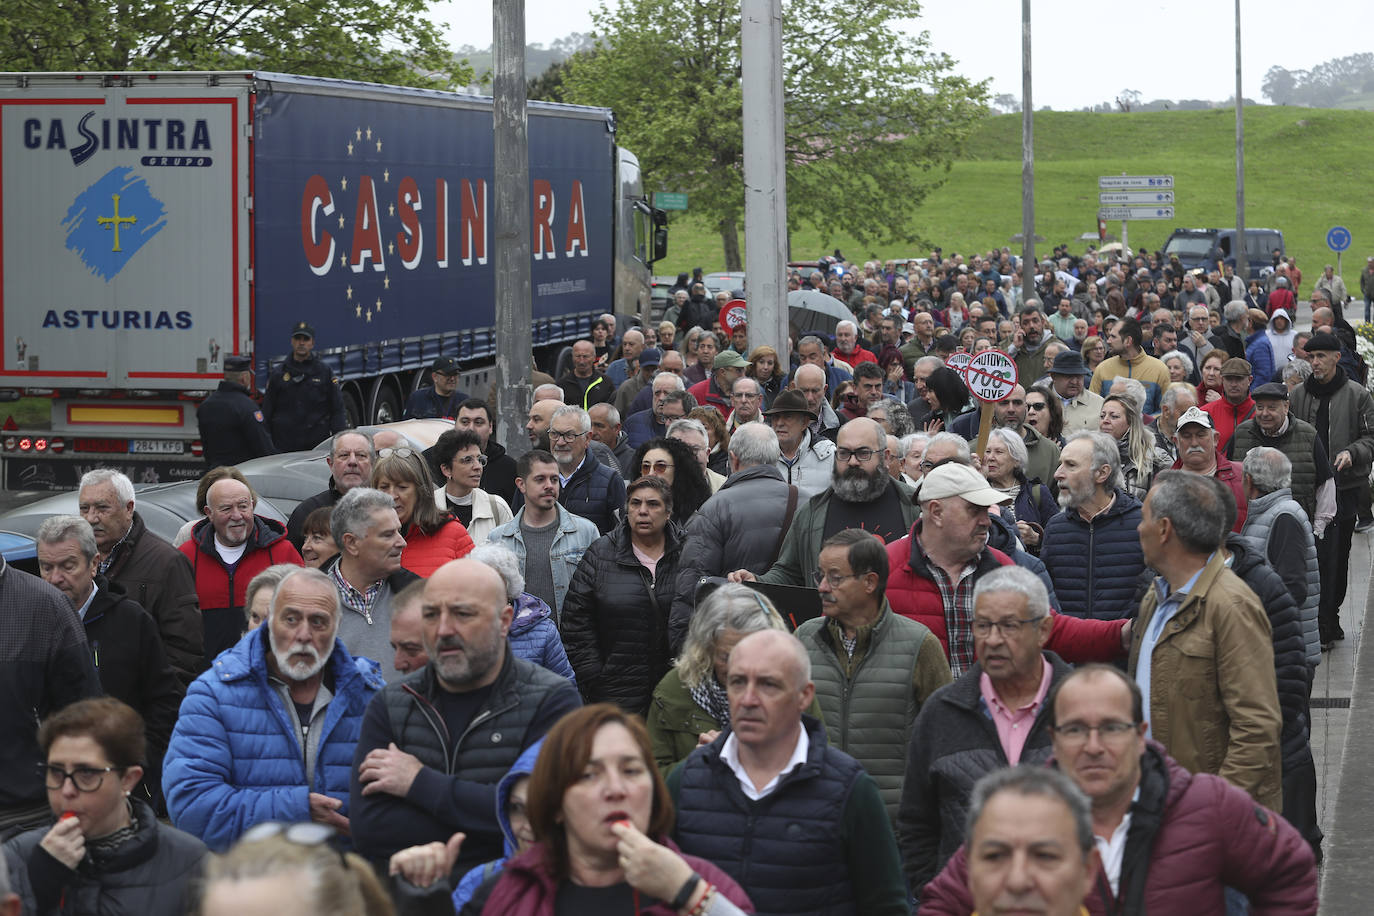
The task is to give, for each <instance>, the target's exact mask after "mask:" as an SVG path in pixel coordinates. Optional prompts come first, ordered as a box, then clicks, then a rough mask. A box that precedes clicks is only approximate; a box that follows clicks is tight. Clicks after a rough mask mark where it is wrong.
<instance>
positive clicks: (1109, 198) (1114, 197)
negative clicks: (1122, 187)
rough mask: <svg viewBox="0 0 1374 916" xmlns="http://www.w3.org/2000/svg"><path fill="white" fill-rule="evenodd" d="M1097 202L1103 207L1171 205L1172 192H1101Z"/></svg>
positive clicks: (1172, 200)
mask: <svg viewBox="0 0 1374 916" xmlns="http://www.w3.org/2000/svg"><path fill="white" fill-rule="evenodd" d="M1097 202H1098V203H1099V204H1101V205H1102V206H1104V207H1107V206H1112V205H1120V204H1154V205H1156V206H1158V205H1159V204H1171V203H1173V202H1174V192H1173V191H1101V192H1099V193H1098V195H1097Z"/></svg>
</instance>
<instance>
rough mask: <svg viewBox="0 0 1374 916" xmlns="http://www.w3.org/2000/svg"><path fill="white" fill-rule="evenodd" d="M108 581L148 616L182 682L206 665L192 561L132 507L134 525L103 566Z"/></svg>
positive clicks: (202, 625)
mask: <svg viewBox="0 0 1374 916" xmlns="http://www.w3.org/2000/svg"><path fill="white" fill-rule="evenodd" d="M105 576H106V578H108V579H109V580H110V581H111V582H116V583H118V584H119V585H121V586H123V588H124V593H125V594H126V595H128V596H129V597H130V598H132V599H133V600H135V601H137V602H138V605H139V607H141V608H143V610H145V611H147V612H148V613H149V614H152V615H153V619H154V620H156V621H157V632H158V635H159V636H161V637H162V647H163V648H164V649H166V650H167V660H168V661H170V662H171V663H172V667H173V668H174V669H176V673H177V677H178V678H179V679H180V680H181V683H182V684H183V685H186V684H190V683H191V681H193V680H195V678H196V675H198V674H200V672H202V671H204V670H205V629H204V624H203V623H202V621H201V615H200V606H199V599H198V598H197V597H196V579H195V575H194V574H193V573H192V572H191V564H190V563H189V562H188V561H187V560H186V558H185V557H184V556H182V554H181V553H180V552H179V551H178V550H177V549H176V548H175V547H173V546H172V545H171V544H169V543H167V542H166V541H164V540H163V539H162V538H160V537H158V536H157V535H155V534H153V533H152V532H151V531H149V530H148V527H147V526H146V525H145V524H144V523H143V517H142V516H140V515H139V514H138V512H137V511H135V512H134V520H133V524H132V525H131V526H130V528H129V533H128V534H127V535H125V537H124V541H123V543H122V544H121V545H120V546H119V547H117V548H116V549H115V552H114V560H113V561H112V562H111V563H110V566H109V568H108V569H106V570H105Z"/></svg>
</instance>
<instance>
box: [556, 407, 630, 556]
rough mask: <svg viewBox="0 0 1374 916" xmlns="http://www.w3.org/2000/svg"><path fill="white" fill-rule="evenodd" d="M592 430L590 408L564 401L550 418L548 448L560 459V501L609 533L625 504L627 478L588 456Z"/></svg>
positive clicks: (602, 531)
mask: <svg viewBox="0 0 1374 916" xmlns="http://www.w3.org/2000/svg"><path fill="white" fill-rule="evenodd" d="M591 431H592V420H591V417H589V416H588V415H587V411H585V410H583V409H582V408H581V407H574V406H572V405H571V404H564V405H563V406H562V407H560V408H558V409H557V410H555V411H554V413H553V419H552V420H550V421H549V450H550V451H551V452H553V457H554V460H555V461H557V462H558V478H559V482H560V484H561V487H560V488H559V492H558V502H559V503H560V504H561V505H562V506H563V507H564V508H565V509H567V510H568V511H569V512H571V513H573V514H574V515H580V516H582V517H583V518H585V519H587V520H588V521H589V522H591V523H592V524H594V525H596V527H597V530H599V531H600V532H601V533H602V534H606V533H608V532H609V531H610V530H611V529H612V528H614V527H615V524H616V520H617V519H618V518H619V517H620V511H621V508H622V507H623V506H624V505H625V481H624V480H623V479H621V477H620V474H619V473H618V472H617V471H615V470H612V469H611V468H609V467H607V466H606V465H604V464H602V463H601V462H599V461H597V460H596V459H595V458H591V459H589V458H588V455H587V448H588V446H589V444H590V443H589V441H588V440H589V438H590V436H591Z"/></svg>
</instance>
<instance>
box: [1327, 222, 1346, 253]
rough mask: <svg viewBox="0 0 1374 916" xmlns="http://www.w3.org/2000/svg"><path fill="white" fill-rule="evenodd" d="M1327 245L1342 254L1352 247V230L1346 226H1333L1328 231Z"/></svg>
mask: <svg viewBox="0 0 1374 916" xmlns="http://www.w3.org/2000/svg"><path fill="white" fill-rule="evenodd" d="M1326 247H1327V248H1330V249H1331V250H1332V251H1334V252H1336V253H1337V254H1340V253H1341V252H1342V251H1345V250H1346V249H1347V248H1349V247H1350V230H1349V229H1347V228H1345V227H1344V226H1332V227H1331V229H1330V231H1328V232H1327V233H1326Z"/></svg>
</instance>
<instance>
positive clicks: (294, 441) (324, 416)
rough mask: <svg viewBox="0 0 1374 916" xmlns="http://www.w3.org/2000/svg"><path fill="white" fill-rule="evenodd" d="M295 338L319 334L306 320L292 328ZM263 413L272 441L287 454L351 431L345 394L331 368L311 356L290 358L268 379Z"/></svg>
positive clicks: (263, 401)
mask: <svg viewBox="0 0 1374 916" xmlns="http://www.w3.org/2000/svg"><path fill="white" fill-rule="evenodd" d="M291 333H292V336H293V337H294V336H296V335H297V334H309V335H310V337H311V338H312V339H313V338H314V336H315V331H314V329H313V328H311V327H310V325H308V324H306V323H305V322H304V321H302V322H299V323H297V324H296V326H295V327H294V328H292V331H291ZM262 412H263V414H264V415H265V416H266V417H267V427H268V430H269V432H271V434H272V441H273V442H275V443H276V444H277V448H279V449H280V450H281V451H284V452H299V451H306V450H308V449H312V448H314V447H315V446H317V445H319V444H320V443H321V442H323V441H324V440H325V439H328V438H329V437H330V436H331V435H332V434H334V433H337V432H339V431H341V430H344V429H347V428H348V421H347V420H346V419H345V417H344V407H343V394H342V393H341V392H340V391H339V386H338V385H336V384H334V377H333V374H332V373H331V372H330V371H329V367H328V366H326V365H325V364H324V363H323V362H321V361H320V359H319V358H318V357H316V356H315V355H314V354H311V356H310V358H309V359H308V360H306V361H305V362H303V363H302V362H297V361H296V358H295V357H294V356H288V357H287V358H286V359H285V360H284V361H283V362H282V364H281V365H280V366H278V367H277V368H276V369H275V370H274V371H273V372H272V374H271V376H269V377H268V379H267V394H266V395H265V396H264V397H263V399H262Z"/></svg>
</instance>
